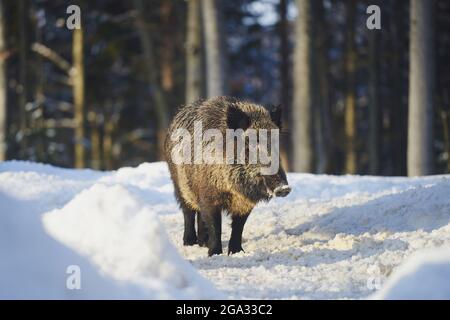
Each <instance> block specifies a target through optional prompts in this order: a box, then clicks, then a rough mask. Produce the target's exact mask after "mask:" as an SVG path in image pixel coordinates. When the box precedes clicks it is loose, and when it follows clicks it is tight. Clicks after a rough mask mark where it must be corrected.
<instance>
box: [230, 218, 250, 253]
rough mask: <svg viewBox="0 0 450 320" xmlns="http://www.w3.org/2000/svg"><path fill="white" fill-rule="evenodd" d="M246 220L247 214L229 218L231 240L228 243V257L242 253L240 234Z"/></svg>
mask: <svg viewBox="0 0 450 320" xmlns="http://www.w3.org/2000/svg"><path fill="white" fill-rule="evenodd" d="M247 218H248V214H233V215H232V216H231V219H232V222H231V238H230V242H229V243H228V255H230V254H233V253H238V252H240V251H244V249H242V232H243V231H244V225H245V222H246V221H247Z"/></svg>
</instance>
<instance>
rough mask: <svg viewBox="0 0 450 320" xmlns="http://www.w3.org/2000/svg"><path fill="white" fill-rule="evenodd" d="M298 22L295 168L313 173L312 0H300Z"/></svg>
mask: <svg viewBox="0 0 450 320" xmlns="http://www.w3.org/2000/svg"><path fill="white" fill-rule="evenodd" d="M297 8H298V17H297V20H296V22H295V38H296V45H295V50H294V86H293V88H294V92H293V95H294V97H293V98H294V99H293V106H292V113H293V122H292V126H293V128H292V133H293V135H292V139H293V141H292V147H293V163H292V168H293V170H294V171H297V172H312V171H313V170H314V167H313V157H314V153H313V144H312V128H313V126H312V124H313V117H312V111H313V92H312V83H313V70H312V66H313V65H314V64H313V63H312V58H313V56H312V49H313V44H312V40H313V37H312V23H313V21H312V19H311V0H297Z"/></svg>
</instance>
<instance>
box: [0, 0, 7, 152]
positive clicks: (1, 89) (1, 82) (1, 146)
mask: <svg viewBox="0 0 450 320" xmlns="http://www.w3.org/2000/svg"><path fill="white" fill-rule="evenodd" d="M4 10H5V8H4V2H3V1H0V161H5V160H6V148H7V145H6V133H7V127H6V115H7V103H6V96H7V92H8V87H7V80H6V39H5V36H6V32H5V25H6V23H5V18H6V15H5V12H4Z"/></svg>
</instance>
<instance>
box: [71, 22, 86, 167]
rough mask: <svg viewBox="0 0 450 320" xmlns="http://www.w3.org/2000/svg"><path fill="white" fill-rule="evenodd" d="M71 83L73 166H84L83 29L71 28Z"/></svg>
mask: <svg viewBox="0 0 450 320" xmlns="http://www.w3.org/2000/svg"><path fill="white" fill-rule="evenodd" d="M72 46H73V47H72V59H73V70H72V83H73V100H74V108H75V168H84V167H85V159H84V149H85V148H84V125H85V117H84V61H83V53H84V43H83V29H82V28H80V29H74V30H73V45H72Z"/></svg>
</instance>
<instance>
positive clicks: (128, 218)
mask: <svg viewBox="0 0 450 320" xmlns="http://www.w3.org/2000/svg"><path fill="white" fill-rule="evenodd" d="M142 171H146V175H144V177H147V179H145V178H143V179H141V180H139V179H137V176H138V175H139V174H140V173H142ZM161 171H162V172H164V174H165V178H166V179H167V171H166V170H165V168H164V164H162V163H160V164H157V165H153V166H152V165H150V166H149V165H148V164H147V165H142V166H141V167H139V168H134V169H131V168H125V169H122V170H118V171H117V172H111V173H100V172H95V171H92V170H66V169H60V168H54V167H52V166H48V165H41V164H33V163H27V162H16V161H14V162H6V163H2V164H0V298H3V299H99V298H101V299H160V298H166V299H195V298H218V297H222V296H221V295H220V293H219V292H218V291H217V290H215V289H214V287H213V286H212V285H211V284H210V283H209V282H208V281H206V280H205V279H204V278H202V277H201V276H200V275H198V273H197V272H196V271H195V269H194V268H193V267H192V266H191V265H190V264H189V263H188V262H187V261H186V260H184V259H183V258H182V257H181V256H180V255H179V254H178V252H177V250H176V249H175V248H174V247H173V245H172V244H171V243H170V241H169V239H168V237H167V234H166V231H165V228H164V226H163V225H161V223H160V221H159V218H158V216H157V212H158V210H159V211H161V210H168V209H170V208H172V207H174V205H175V204H174V203H173V202H172V203H171V204H170V205H167V206H164V205H163V203H164V202H165V201H166V202H167V200H162V198H169V199H171V198H170V197H171V196H169V197H167V194H168V193H171V191H172V190H171V189H168V188H167V183H168V181H167V183H166V184H161V183H158V184H155V183H154V182H155V181H156V182H158V181H157V180H158V179H160V174H159V173H160V172H161ZM158 177H159V178H158ZM160 188H161V189H160ZM168 201H170V200H168ZM70 266H77V267H79V270H81V277H80V279H81V290H76V289H75V290H70V289H68V287H67V285H66V282H67V280H68V278H69V276H70V274H68V273H67V272H68V270H70Z"/></svg>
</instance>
